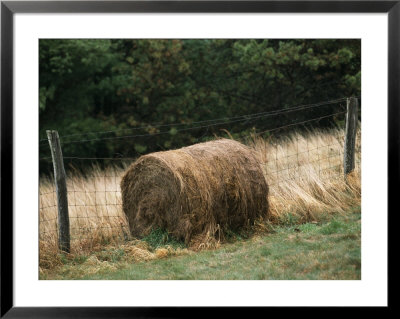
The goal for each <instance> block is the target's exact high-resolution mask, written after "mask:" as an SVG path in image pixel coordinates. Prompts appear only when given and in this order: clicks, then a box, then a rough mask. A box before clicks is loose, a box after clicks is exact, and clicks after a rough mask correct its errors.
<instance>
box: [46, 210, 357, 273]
mask: <svg viewBox="0 0 400 319" xmlns="http://www.w3.org/2000/svg"><path fill="white" fill-rule="evenodd" d="M164 235H165V234H164ZM152 236H153V237H152ZM152 236H150V237H151V238H152V239H150V238H147V240H148V241H150V242H149V244H150V245H151V246H153V247H158V246H160V245H161V244H162V241H160V240H159V239H160V238H163V236H160V234H153V235H152ZM232 236H233V235H232ZM157 238H158V239H157ZM164 242H168V240H165V241H164ZM157 245H158V246H157ZM121 254H123V251H118V249H116V251H115V253H114V254H113V255H114V258H112V257H107V258H108V260H107V261H108V262H107V263H105V264H106V265H107V267H99V268H98V269H96V271H95V272H93V271H91V273H88V272H87V271H85V265H83V264H79V262H77V261H76V260H75V261H74V262H70V263H69V264H68V263H67V264H64V265H63V266H61V268H59V269H57V270H55V271H53V272H49V273H46V274H43V275H41V279H97V280H99V279H112V280H133V279H156V280H164V279H172V280H180V279H189V280H203V279H204V280H212V279H221V280H225V279H229V280H231V279H241V280H248V279H255V280H259V279H306V280H307V279H329V280H331V279H350V280H353V279H361V214H360V212H359V210H358V211H355V212H351V213H349V214H348V215H346V216H336V217H335V218H333V219H330V220H329V221H326V222H323V223H318V224H314V223H307V224H301V225H298V224H296V223H295V221H290V220H288V221H287V222H286V223H285V225H283V226H275V227H274V229H273V231H272V233H270V234H264V235H259V236H253V237H250V238H248V239H246V238H243V237H240V236H236V241H235V242H233V243H228V244H223V245H222V246H221V248H220V249H217V250H208V251H201V252H198V253H192V254H187V255H182V256H177V257H168V258H163V259H155V260H151V261H146V262H136V263H126V262H121V261H119V260H122V259H121V257H122V256H121ZM109 255H110V254H109V253H108V254H107V256H109ZM97 256H99V253H97ZM75 259H76V258H75ZM99 260H100V258H99Z"/></svg>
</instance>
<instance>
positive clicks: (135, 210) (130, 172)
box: [121, 139, 268, 244]
mask: <svg viewBox="0 0 400 319" xmlns="http://www.w3.org/2000/svg"><path fill="white" fill-rule="evenodd" d="M121 192H122V207H123V210H124V212H125V214H126V216H127V219H128V222H129V227H130V230H131V233H132V235H133V236H136V237H141V236H145V235H147V234H148V233H149V232H150V231H151V230H152V229H155V228H162V229H166V230H167V231H168V232H169V233H171V234H172V235H173V236H174V237H176V238H180V239H183V240H185V242H186V243H187V244H189V243H190V241H191V239H192V238H194V236H196V238H197V240H198V237H199V236H204V238H210V237H214V238H216V239H220V238H222V237H223V235H224V232H225V231H226V230H228V229H230V230H237V229H239V228H243V227H248V226H250V225H251V224H253V222H254V221H255V220H256V219H257V218H259V217H267V215H268V198H267V197H268V186H267V183H266V181H265V178H264V175H263V173H262V170H261V167H260V165H259V163H258V162H257V160H256V158H255V157H254V156H253V153H252V151H251V150H250V149H249V148H248V147H246V146H245V145H243V144H241V143H239V142H236V141H233V140H228V139H220V140H215V141H211V142H206V143H200V144H195V145H192V146H189V147H184V148H181V149H177V150H171V151H165V152H156V153H151V154H148V155H144V156H141V157H140V158H139V159H138V160H136V161H135V162H134V163H133V164H131V166H130V167H129V168H128V169H127V171H126V173H125V174H124V176H123V178H122V180H121Z"/></svg>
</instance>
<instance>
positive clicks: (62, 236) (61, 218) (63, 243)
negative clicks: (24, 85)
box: [46, 131, 70, 253]
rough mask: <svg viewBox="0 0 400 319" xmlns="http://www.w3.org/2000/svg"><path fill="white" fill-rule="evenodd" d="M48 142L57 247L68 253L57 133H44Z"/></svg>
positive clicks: (67, 223) (60, 153)
mask: <svg viewBox="0 0 400 319" xmlns="http://www.w3.org/2000/svg"><path fill="white" fill-rule="evenodd" d="M46 133H47V138H48V140H49V144H50V149H51V157H52V159H53V167H54V181H55V184H56V192H57V208H58V247H59V249H60V250H61V251H64V252H67V253H69V252H70V232H69V214H68V195H67V182H66V178H65V170H64V161H63V156H62V152H61V145H60V139H59V136H58V132H57V131H46Z"/></svg>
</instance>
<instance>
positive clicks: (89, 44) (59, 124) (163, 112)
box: [39, 39, 361, 168]
mask: <svg viewBox="0 0 400 319" xmlns="http://www.w3.org/2000/svg"><path fill="white" fill-rule="evenodd" d="M360 56H361V42H360V41H359V40H328V39H327V40H301V39H297V40H277V39H274V40H200V39H199V40H117V39H116V40H40V63H39V66H40V72H39V73H40V88H39V89H40V101H39V102H40V103H39V114H40V132H39V134H40V139H41V142H40V156H41V157H47V156H49V148H48V145H47V143H46V141H45V138H46V133H45V131H46V130H47V129H56V130H58V131H59V134H60V136H61V137H62V138H61V139H62V143H63V152H64V156H79V157H113V158H114V157H136V156H138V155H140V154H144V153H147V152H151V151H156V150H163V149H170V148H176V147H181V146H183V145H188V144H192V143H195V142H198V141H202V140H205V139H207V138H209V137H212V136H213V135H214V134H217V135H220V136H221V135H225V134H226V132H225V131H224V130H223V129H225V130H228V131H229V132H230V133H232V134H233V135H234V136H235V137H240V136H245V135H248V134H249V133H250V132H252V131H257V132H260V131H264V130H267V129H271V128H275V127H279V126H283V125H287V124H290V123H294V122H299V121H304V120H306V119H312V118H316V117H320V116H323V115H326V114H331V113H334V112H337V111H338V110H343V103H342V104H340V105H339V104H338V103H336V104H331V105H325V106H321V107H315V108H310V109H307V110H303V111H298V112H290V113H287V114H283V115H282V114H281V115H276V116H268V117H267V116H263V117H260V116H259V117H256V118H254V117H253V118H249V119H247V120H243V118H242V119H240V120H239V119H235V118H234V119H230V120H228V119H227V118H231V117H235V116H239V115H246V114H253V113H260V112H269V111H275V110H281V109H285V108H289V107H293V106H296V105H303V104H310V103H317V102H321V101H328V100H332V99H337V98H342V97H348V96H351V95H356V96H358V95H360V87H361V86H360V78H361V57H360ZM215 119H221V120H219V121H218V120H217V121H212V120H215ZM332 119H334V120H342V119H343V116H341V117H337V118H334V117H333V118H328V119H324V120H322V121H320V122H318V125H322V126H324V125H329V123H330V122H331V120H332ZM198 122H200V123H198ZM171 123H176V124H175V125H166V124H171ZM217 123H219V125H214V124H217ZM211 124H213V125H211ZM195 127H198V128H195ZM104 131H113V132H108V133H88V134H82V133H87V132H104ZM149 134H150V135H149ZM71 135H72V136H71ZM137 135H139V136H137ZM143 135H145V136H143ZM126 136H128V137H126ZM132 136H134V137H132ZM115 137H119V138H118V139H115ZM82 140H83V141H82ZM41 168H43V167H42V166H41Z"/></svg>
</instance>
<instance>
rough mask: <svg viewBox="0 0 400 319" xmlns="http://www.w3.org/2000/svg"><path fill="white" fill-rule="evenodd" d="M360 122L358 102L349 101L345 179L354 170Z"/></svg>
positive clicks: (345, 142)
mask: <svg viewBox="0 0 400 319" xmlns="http://www.w3.org/2000/svg"><path fill="white" fill-rule="evenodd" d="M357 122H358V100H357V98H355V97H351V98H348V99H347V114H346V133H345V141H344V159H343V168H344V177H345V178H346V176H347V174H349V173H350V172H351V171H353V169H354V156H355V146H356V133H357Z"/></svg>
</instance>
